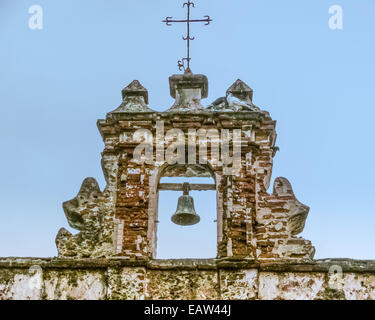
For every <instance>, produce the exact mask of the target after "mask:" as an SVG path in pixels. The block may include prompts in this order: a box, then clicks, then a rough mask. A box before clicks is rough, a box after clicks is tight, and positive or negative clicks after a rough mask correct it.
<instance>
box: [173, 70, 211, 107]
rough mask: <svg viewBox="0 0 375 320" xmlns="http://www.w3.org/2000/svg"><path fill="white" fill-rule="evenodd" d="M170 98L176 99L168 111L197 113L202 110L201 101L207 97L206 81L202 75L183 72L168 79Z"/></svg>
mask: <svg viewBox="0 0 375 320" xmlns="http://www.w3.org/2000/svg"><path fill="white" fill-rule="evenodd" d="M169 87H170V93H171V96H172V98H175V99H176V102H175V103H174V105H173V106H172V107H171V108H170V109H169V110H168V111H190V112H191V111H197V110H203V106H202V105H201V99H204V98H207V97H208V79H207V77H206V76H205V75H202V74H192V73H190V72H185V74H183V75H181V74H178V75H173V76H171V77H170V78H169Z"/></svg>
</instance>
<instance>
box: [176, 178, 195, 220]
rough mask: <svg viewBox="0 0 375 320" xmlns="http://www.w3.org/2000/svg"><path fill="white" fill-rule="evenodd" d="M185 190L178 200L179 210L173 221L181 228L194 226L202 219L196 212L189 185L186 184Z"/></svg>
mask: <svg viewBox="0 0 375 320" xmlns="http://www.w3.org/2000/svg"><path fill="white" fill-rule="evenodd" d="M183 188H184V194H183V195H182V196H181V197H180V198H179V199H178V204H177V210H176V212H175V214H174V215H173V216H172V218H171V220H172V222H173V223H175V224H178V225H180V226H192V225H194V224H197V223H198V222H199V221H200V220H201V218H200V217H199V216H198V215H197V213H196V212H195V209H194V199H193V197H191V196H189V184H188V183H184V186H183Z"/></svg>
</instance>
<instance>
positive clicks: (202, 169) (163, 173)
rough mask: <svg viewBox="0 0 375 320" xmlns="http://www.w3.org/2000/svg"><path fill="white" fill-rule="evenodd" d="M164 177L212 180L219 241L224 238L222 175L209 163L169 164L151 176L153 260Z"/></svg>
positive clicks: (151, 252) (149, 237) (150, 241)
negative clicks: (161, 182) (160, 191)
mask: <svg viewBox="0 0 375 320" xmlns="http://www.w3.org/2000/svg"><path fill="white" fill-rule="evenodd" d="M163 177H186V178H193V177H204V178H212V179H213V180H214V184H215V186H216V190H215V192H216V202H217V203H216V208H217V210H216V217H217V225H218V231H217V235H218V240H219V239H221V238H222V204H221V203H220V201H221V196H220V194H219V192H218V186H219V184H220V175H218V174H217V173H215V170H214V168H213V166H212V165H211V164H210V162H209V161H208V162H207V164H203V165H191V164H184V165H180V164H175V165H170V164H168V163H167V162H165V163H163V164H162V165H160V166H159V167H158V168H156V169H155V170H154V171H153V172H152V174H151V175H150V191H149V194H150V198H149V209H148V216H149V218H148V225H149V227H148V240H149V244H150V254H151V257H152V258H155V257H156V249H157V231H158V230H157V229H158V209H159V190H158V186H159V183H160V180H161V179H162V178H163Z"/></svg>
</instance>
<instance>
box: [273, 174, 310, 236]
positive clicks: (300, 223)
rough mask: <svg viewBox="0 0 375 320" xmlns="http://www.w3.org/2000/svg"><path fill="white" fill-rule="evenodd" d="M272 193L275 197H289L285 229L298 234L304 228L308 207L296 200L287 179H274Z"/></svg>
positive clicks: (292, 233)
mask: <svg viewBox="0 0 375 320" xmlns="http://www.w3.org/2000/svg"><path fill="white" fill-rule="evenodd" d="M273 195H274V196H277V197H283V198H284V197H287V198H289V199H288V209H289V210H288V217H287V218H288V224H287V230H288V231H289V232H290V234H291V235H297V234H300V233H301V232H302V231H303V229H304V228H305V223H306V218H307V215H308V214H309V211H310V207H308V206H306V205H304V204H303V203H301V202H299V201H298V200H297V198H296V196H295V195H294V192H293V188H292V185H291V184H290V182H289V180H288V179H286V178H283V177H279V178H276V179H275V182H274V185H273Z"/></svg>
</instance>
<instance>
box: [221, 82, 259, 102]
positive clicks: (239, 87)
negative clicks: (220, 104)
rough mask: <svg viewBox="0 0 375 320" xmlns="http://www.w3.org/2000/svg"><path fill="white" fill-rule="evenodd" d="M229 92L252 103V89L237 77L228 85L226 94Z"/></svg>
mask: <svg viewBox="0 0 375 320" xmlns="http://www.w3.org/2000/svg"><path fill="white" fill-rule="evenodd" d="M229 94H232V95H233V96H234V97H236V98H238V99H240V100H242V101H245V102H248V103H252V101H253V89H251V88H250V87H249V86H248V85H247V84H246V83H245V82H243V81H242V80H240V79H237V81H236V82H235V83H233V84H232V85H231V86H230V87H229V89H228V90H227V96H228V95H229Z"/></svg>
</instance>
